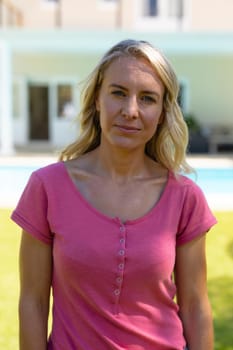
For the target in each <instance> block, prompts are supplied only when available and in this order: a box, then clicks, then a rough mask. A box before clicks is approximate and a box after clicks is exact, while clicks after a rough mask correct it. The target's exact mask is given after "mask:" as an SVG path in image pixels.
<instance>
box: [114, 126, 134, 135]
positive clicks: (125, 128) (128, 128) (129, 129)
mask: <svg viewBox="0 0 233 350" xmlns="http://www.w3.org/2000/svg"><path fill="white" fill-rule="evenodd" d="M115 127H117V129H119V130H120V131H122V132H124V133H129V134H134V133H136V132H138V131H140V129H139V128H137V127H136V126H132V125H124V124H119V125H118V124H117V125H115Z"/></svg>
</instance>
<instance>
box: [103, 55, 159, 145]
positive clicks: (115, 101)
mask: <svg viewBox="0 0 233 350" xmlns="http://www.w3.org/2000/svg"><path fill="white" fill-rule="evenodd" d="M163 96H164V85H163V83H162V81H161V80H160V78H159V77H158V75H157V74H156V72H155V70H154V69H153V68H152V66H151V65H150V63H149V62H148V61H147V60H145V59H143V58H135V57H120V58H117V59H115V60H114V61H113V62H112V63H111V64H110V65H109V66H108V68H107V69H106V71H105V72H104V77H103V82H102V85H101V87H100V90H99V92H98V96H97V99H96V108H97V110H98V111H99V118H100V126H101V130H102V132H101V145H106V146H110V145H111V146H115V147H120V148H124V149H143V150H144V149H145V145H146V143H147V142H148V141H149V140H150V139H151V138H152V136H153V135H154V134H155V132H156V129H157V126H158V124H159V123H160V122H161V121H162V111H163Z"/></svg>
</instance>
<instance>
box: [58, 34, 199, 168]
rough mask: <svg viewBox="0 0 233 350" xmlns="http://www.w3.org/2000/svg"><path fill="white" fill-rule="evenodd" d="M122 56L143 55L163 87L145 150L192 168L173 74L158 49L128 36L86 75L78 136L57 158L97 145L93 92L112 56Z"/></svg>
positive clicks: (154, 156)
mask: <svg viewBox="0 0 233 350" xmlns="http://www.w3.org/2000/svg"><path fill="white" fill-rule="evenodd" d="M122 56H129V57H130V56H131V57H132V56H133V57H136V58H145V59H146V60H147V61H149V62H150V64H151V66H152V67H153V68H154V69H155V71H156V73H157V74H158V76H159V78H160V79H161V81H162V83H163V84H164V87H165V93H164V101H163V121H162V123H161V124H160V125H159V127H158V129H157V131H156V133H155V134H154V136H153V137H152V138H151V139H150V140H149V141H148V142H147V144H146V146H145V153H146V154H147V155H148V156H149V157H150V158H152V159H153V160H156V161H157V162H159V163H160V164H161V165H163V166H164V167H166V168H167V169H169V170H171V171H173V172H175V173H178V172H181V171H183V172H190V171H192V168H191V167H190V166H189V165H188V164H187V162H186V159H185V158H186V149H187V145H188V128H187V125H186V123H185V121H184V118H183V115H182V112H181V110H180V107H179V105H178V102H177V97H178V92H179V84H178V81H177V77H176V74H175V72H174V70H173V68H172V66H171V64H170V63H169V62H168V60H167V59H166V58H165V57H164V55H163V54H162V53H161V52H160V51H159V50H157V49H155V48H154V47H153V46H151V44H149V43H148V42H146V41H137V40H131V39H128V40H124V41H121V42H119V43H118V44H116V45H115V46H113V47H112V48H111V49H110V50H109V51H108V52H107V53H106V54H105V55H104V56H103V58H102V59H101V60H100V62H99V64H98V65H97V66H96V68H95V69H94V70H93V72H92V73H91V74H90V75H89V78H88V79H87V81H86V84H85V86H84V89H83V91H82V94H81V98H82V109H81V112H80V114H79V118H80V126H81V134H80V137H79V138H78V139H77V141H75V142H74V143H72V144H70V145H69V146H68V147H66V148H65V149H64V150H63V151H62V152H61V155H60V160H68V159H73V158H77V157H79V156H81V155H83V154H85V153H87V152H90V151H92V150H94V149H95V148H97V147H98V146H99V145H100V139H101V128H100V124H99V117H98V111H97V110H96V104H95V101H96V96H97V93H98V90H99V88H100V86H101V84H102V81H103V78H104V73H105V70H106V68H107V67H108V66H109V65H110V64H111V63H112V62H113V60H115V59H116V58H118V57H122Z"/></svg>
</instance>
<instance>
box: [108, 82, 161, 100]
mask: <svg viewBox="0 0 233 350" xmlns="http://www.w3.org/2000/svg"><path fill="white" fill-rule="evenodd" d="M109 87H110V88H117V89H121V90H128V89H127V88H126V87H124V86H122V85H120V84H114V83H113V84H109ZM142 93H143V94H148V95H155V96H157V97H160V94H159V93H158V92H157V91H154V90H142Z"/></svg>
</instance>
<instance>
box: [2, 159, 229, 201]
mask: <svg viewBox="0 0 233 350" xmlns="http://www.w3.org/2000/svg"><path fill="white" fill-rule="evenodd" d="M37 168H38V166H31V165H30V166H18V165H0V206H1V207H9V206H10V207H12V206H14V205H15V204H16V203H17V200H18V199H19V197H20V194H21V193H22V191H23V189H24V187H25V185H26V183H27V181H28V179H29V176H30V174H31V173H32V172H33V171H34V170H36V169H37ZM196 172H197V174H196V176H195V175H193V174H191V175H189V177H190V178H192V179H193V180H194V181H196V182H197V184H198V185H199V186H200V187H201V188H202V190H203V192H204V193H205V195H206V196H207V199H208V197H211V198H212V196H215V197H217V196H220V197H221V200H224V198H225V197H226V198H227V201H228V202H229V203H231V202H232V208H233V167H227V168H225V167H224V168H204V167H203V168H198V169H196ZM224 196H225V197H224ZM214 203H215V202H214Z"/></svg>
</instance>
